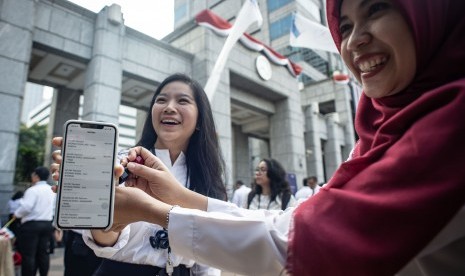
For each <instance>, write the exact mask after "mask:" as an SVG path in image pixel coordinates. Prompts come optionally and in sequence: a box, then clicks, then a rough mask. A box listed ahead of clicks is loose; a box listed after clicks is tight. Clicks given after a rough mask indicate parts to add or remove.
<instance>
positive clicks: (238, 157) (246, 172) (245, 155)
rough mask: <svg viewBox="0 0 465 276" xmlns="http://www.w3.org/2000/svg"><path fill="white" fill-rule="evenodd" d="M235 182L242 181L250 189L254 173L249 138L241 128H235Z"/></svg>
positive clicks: (233, 146)
mask: <svg viewBox="0 0 465 276" xmlns="http://www.w3.org/2000/svg"><path fill="white" fill-rule="evenodd" d="M233 134H234V136H233V138H234V139H233V145H232V148H233V149H234V153H233V154H234V156H233V181H234V183H235V182H236V181H237V180H242V181H243V182H244V184H245V185H247V186H249V187H250V183H251V182H252V172H251V169H252V168H251V166H250V164H251V163H250V157H249V137H248V135H247V134H246V133H243V132H242V131H241V127H239V126H233Z"/></svg>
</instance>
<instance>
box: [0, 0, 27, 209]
mask: <svg viewBox="0 0 465 276" xmlns="http://www.w3.org/2000/svg"><path fill="white" fill-rule="evenodd" d="M34 8H35V6H34V1H33V0H3V1H0V84H1V85H0V102H1V103H2V108H3V112H2V115H1V116H0V141H2V143H3V145H2V147H0V203H1V204H2V205H1V207H0V217H4V216H5V215H7V210H5V209H4V206H5V205H6V202H7V201H8V199H9V198H10V196H11V194H12V192H13V190H14V185H13V179H14V174H15V166H16V155H17V150H18V137H19V126H20V117H21V108H22V103H23V95H24V89H25V86H26V81H27V74H28V67H29V60H30V58H31V50H32V31H33V29H34V26H33V24H34V14H35V12H34Z"/></svg>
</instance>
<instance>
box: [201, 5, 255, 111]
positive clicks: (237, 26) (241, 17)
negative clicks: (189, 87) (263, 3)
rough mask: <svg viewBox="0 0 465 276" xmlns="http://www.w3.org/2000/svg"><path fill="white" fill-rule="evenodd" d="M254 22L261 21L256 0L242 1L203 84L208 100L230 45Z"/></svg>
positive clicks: (217, 81) (216, 82)
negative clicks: (208, 75)
mask: <svg viewBox="0 0 465 276" xmlns="http://www.w3.org/2000/svg"><path fill="white" fill-rule="evenodd" d="M255 22H257V24H258V26H261V25H262V22H263V18H262V14H261V13H260V9H259V7H258V3H257V1H256V0H247V1H245V2H244V5H243V6H242V8H241V10H240V11H239V14H238V15H237V17H236V21H235V22H234V25H233V27H232V29H231V31H230V32H229V35H228V38H227V39H226V42H225V43H224V46H223V49H221V52H220V54H219V56H218V59H217V60H216V63H215V66H214V67H213V70H212V72H211V74H210V77H209V78H208V81H207V84H206V85H205V92H206V93H207V96H208V99H209V100H210V102H211V101H212V99H213V96H214V94H215V91H216V88H217V87H218V83H219V81H220V77H221V73H222V72H223V69H224V66H225V65H226V61H227V60H228V57H229V53H230V52H231V49H232V47H233V46H234V44H235V43H236V42H237V41H238V40H239V38H240V37H241V36H242V34H243V33H244V32H245V31H246V30H247V28H248V27H249V26H250V25H252V24H253V23H255Z"/></svg>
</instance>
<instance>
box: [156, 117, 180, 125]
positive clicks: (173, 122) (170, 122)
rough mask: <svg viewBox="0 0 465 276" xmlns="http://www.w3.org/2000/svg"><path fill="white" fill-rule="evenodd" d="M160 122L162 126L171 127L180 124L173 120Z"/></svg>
mask: <svg viewBox="0 0 465 276" xmlns="http://www.w3.org/2000/svg"><path fill="white" fill-rule="evenodd" d="M160 122H161V123H162V124H164V125H171V126H174V125H179V124H181V122H179V121H178V120H175V119H163V120H161V121H160Z"/></svg>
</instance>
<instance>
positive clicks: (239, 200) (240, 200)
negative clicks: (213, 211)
mask: <svg viewBox="0 0 465 276" xmlns="http://www.w3.org/2000/svg"><path fill="white" fill-rule="evenodd" d="M250 191H251V189H250V188H249V187H247V186H245V185H244V182H242V181H240V180H238V181H237V182H236V190H235V191H234V194H233V197H232V200H231V202H232V203H234V204H236V205H237V206H239V207H242V208H246V207H247V196H248V195H249V193H250Z"/></svg>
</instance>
